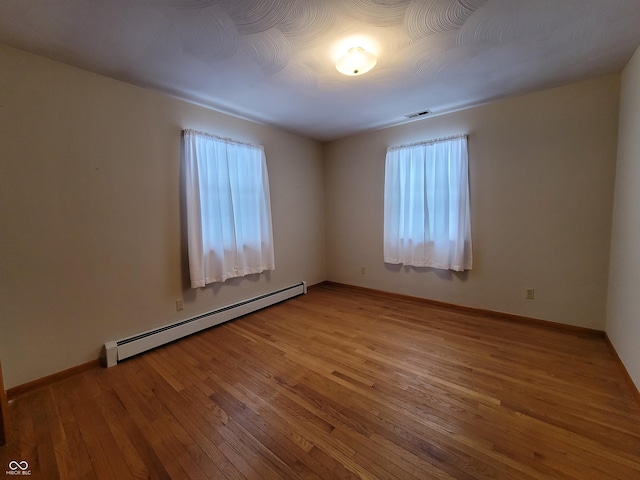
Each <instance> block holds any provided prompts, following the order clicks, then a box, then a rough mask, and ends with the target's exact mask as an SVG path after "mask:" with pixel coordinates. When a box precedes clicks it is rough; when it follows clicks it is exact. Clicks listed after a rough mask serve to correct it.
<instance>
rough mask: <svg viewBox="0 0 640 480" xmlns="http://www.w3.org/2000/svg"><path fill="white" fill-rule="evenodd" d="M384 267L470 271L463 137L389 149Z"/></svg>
mask: <svg viewBox="0 0 640 480" xmlns="http://www.w3.org/2000/svg"><path fill="white" fill-rule="evenodd" d="M384 261H385V262H386V263H394V264H405V265H413V266H417V267H433V268H440V269H448V270H456V271H462V270H471V267H472V256H471V220H470V214H469V178H468V155H467V137H466V135H462V136H456V137H450V138H446V139H439V140H433V141H428V142H421V143H417V144H412V145H403V146H399V147H391V148H389V149H387V158H386V164H385V186H384Z"/></svg>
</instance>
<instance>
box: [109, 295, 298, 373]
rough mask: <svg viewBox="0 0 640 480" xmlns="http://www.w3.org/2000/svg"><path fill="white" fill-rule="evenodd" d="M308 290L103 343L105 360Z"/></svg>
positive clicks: (230, 307) (244, 303)
mask: <svg viewBox="0 0 640 480" xmlns="http://www.w3.org/2000/svg"><path fill="white" fill-rule="evenodd" d="M305 293H307V283H306V282H300V283H298V284H295V285H291V286H289V287H285V288H281V289H279V290H276V291H273V292H269V293H265V294H263V295H259V296H257V297H253V298H249V299H247V300H243V301H240V302H237V303H234V304H232V305H227V306H226V307H222V308H218V309H216V310H213V311H211V312H208V313H203V314H202V315H198V316H197V317H193V318H189V319H187V320H182V321H180V322H176V323H172V324H170V325H166V326H164V327H160V328H156V329H154V330H149V331H147V332H143V333H139V334H138V335H133V336H131V337H127V338H123V339H122V340H118V341H116V342H107V343H105V344H104V351H103V363H104V364H105V365H106V366H107V367H112V366H114V365H115V364H117V363H118V362H119V361H120V360H124V359H125V358H129V357H132V356H134V355H138V354H139V353H142V352H146V351H147V350H151V349H152V348H156V347H159V346H161V345H164V344H166V343H169V342H173V341H174V340H178V339H180V338H182V337H186V336H187V335H191V334H193V333H196V332H199V331H201V330H205V329H207V328H210V327H213V326H215V325H219V324H221V323H224V322H227V321H229V320H233V319H234V318H238V317H241V316H243V315H246V314H248V313H251V312H255V311H256V310H260V309H262V308H265V307H269V306H271V305H274V304H276V303H280V302H282V301H284V300H288V299H289V298H293V297H297V296H298V295H302V294H305Z"/></svg>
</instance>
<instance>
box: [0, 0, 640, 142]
mask: <svg viewBox="0 0 640 480" xmlns="http://www.w3.org/2000/svg"><path fill="white" fill-rule="evenodd" d="M0 43H4V44H7V45H11V46H14V47H17V48H21V49H23V50H27V51H30V52H34V53H37V54H40V55H43V56H45V57H49V58H53V59H56V60H59V61H62V62H65V63H68V64H71V65H76V66H78V67H80V68H84V69H87V70H91V71H94V72H98V73H101V74H104V75H107V76H110V77H113V78H117V79H120V80H124V81H126V82H130V83H133V84H137V85H142V86H146V87H152V88H155V89H158V90H161V91H164V92H167V93H170V94H172V95H176V96H178V97H181V98H185V99H188V100H191V101H195V102H198V103H201V104H203V105H206V106H210V107H212V108H214V109H216V110H220V111H223V112H227V113H231V114H234V115H239V116H241V117H244V118H249V119H252V120H256V121H260V122H264V123H269V124H272V125H277V126H280V127H282V128H285V129H287V130H290V131H294V132H297V133H300V134H303V135H305V136H308V137H312V138H316V139H319V140H328V139H334V138H338V137H342V136H346V135H350V134H353V133H356V132H359V131H363V130H368V129H372V128H378V127H384V126H389V125H395V124H398V123H402V122H404V121H407V120H406V119H405V118H404V115H406V114H410V113H414V112H418V111H422V110H426V109H428V110H430V111H432V112H433V114H438V113H443V112H447V111H452V110H456V109H459V108H464V107H467V106H471V105H476V104H479V103H483V102H486V101H489V100H493V99H497V98H502V97H506V96H511V95H516V94H521V93H525V92H529V91H533V90H538V89H542V88H547V87H551V86H555V85H560V84H564V83H567V82H571V81H575V80H579V79H582V78H586V77H590V76H596V75H601V74H606V73H612V72H617V71H620V70H621V69H622V67H623V66H624V65H625V63H626V62H627V61H628V60H629V58H630V57H631V55H632V53H633V52H634V50H635V49H636V48H637V46H638V45H639V44H640V1H638V0H606V1H605V0H422V1H421V0H370V1H366V0H2V1H0ZM353 45H360V46H364V47H366V48H368V49H369V50H370V51H372V52H373V53H375V54H376V55H377V56H378V64H377V66H376V67H375V68H374V69H373V70H372V71H371V72H369V73H367V74H365V75H362V76H358V77H346V76H343V75H341V74H339V73H338V72H337V71H336V69H335V61H336V59H337V58H338V57H339V56H340V55H341V54H342V53H344V51H346V50H347V48H348V47H350V46H353Z"/></svg>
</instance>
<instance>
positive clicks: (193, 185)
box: [183, 130, 275, 288]
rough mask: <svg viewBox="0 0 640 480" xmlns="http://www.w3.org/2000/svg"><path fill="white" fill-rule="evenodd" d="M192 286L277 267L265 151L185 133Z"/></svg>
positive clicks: (221, 139) (184, 159)
mask: <svg viewBox="0 0 640 480" xmlns="http://www.w3.org/2000/svg"><path fill="white" fill-rule="evenodd" d="M183 137H184V152H183V161H184V169H183V170H184V181H185V195H186V210H187V235H188V249H189V272H190V276H191V286H192V288H197V287H203V286H204V285H205V284H208V283H212V282H223V281H225V280H226V279H228V278H232V277H241V276H244V275H249V274H252V273H260V272H263V271H265V270H273V269H275V262H274V254H273V234H272V230H271V203H270V199H269V179H268V175H267V164H266V159H265V155H264V150H263V148H262V147H261V146H255V145H247V144H243V143H240V142H235V141H233V140H229V139H224V138H220V137H216V136H214V135H209V134H205V133H202V132H197V131H194V130H185V131H184V132H183Z"/></svg>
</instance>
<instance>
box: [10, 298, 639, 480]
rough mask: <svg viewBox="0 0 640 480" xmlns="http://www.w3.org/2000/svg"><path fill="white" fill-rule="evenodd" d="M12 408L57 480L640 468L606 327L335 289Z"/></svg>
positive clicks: (26, 455)
mask: <svg viewBox="0 0 640 480" xmlns="http://www.w3.org/2000/svg"><path fill="white" fill-rule="evenodd" d="M9 413H10V416H11V422H10V425H11V427H10V431H9V438H8V444H7V445H6V446H5V447H2V448H0V456H1V458H2V461H3V463H4V465H5V469H6V470H8V467H7V465H9V462H12V461H13V462H28V464H29V469H30V470H31V473H32V476H31V478H44V479H47V480H49V479H56V478H64V479H67V478H68V479H93V478H97V479H125V478H136V479H142V478H153V479H168V478H172V479H206V478H214V479H223V478H230V479H242V478H247V479H275V478H305V479H311V478H324V479H350V478H381V479H441V480H446V479H525V480H526V479H561V480H562V479H565V480H569V479H579V480H584V479H594V480H596V479H597V480H606V479H625V480H631V479H637V478H640V408H639V406H638V404H637V403H636V402H635V399H634V397H633V394H632V391H631V390H630V389H629V386H628V385H627V383H626V381H625V377H624V373H623V371H622V369H621V367H620V365H619V364H618V363H617V362H616V360H615V358H614V357H613V355H612V353H611V352H610V351H609V350H608V348H607V345H606V343H605V340H604V339H603V338H600V337H597V336H594V335H588V334H584V335H581V334H578V333H568V332H562V331H557V330H553V329H547V328H544V327H541V326H539V325H526V324H520V323H516V322H509V321H505V320H500V319H495V318H491V317H486V316H483V315H474V314H470V313H462V312H457V311H452V310H447V309H443V308H435V307H429V306H426V305H424V304H421V303H419V302H411V301H409V300H406V299H389V298H382V297H376V296H373V295H370V294H367V293H365V292H359V291H353V290H350V289H346V288H343V287H339V286H335V285H325V286H320V287H316V288H314V289H312V290H311V291H310V293H309V294H308V295H305V296H301V297H297V298H295V299H292V300H289V301H287V302H285V303H282V304H279V305H277V306H274V307H271V308H268V309H265V310H262V311H260V312H257V313H255V314H251V315H249V316H246V317H244V318H241V319H238V320H234V321H232V322H229V323H227V324H224V325H221V326H219V327H216V328H213V329H210V330H208V331H206V332H202V333H200V334H197V335H194V336H191V337H189V338H187V339H183V340H181V341H178V342H175V343H173V344H171V345H168V346H166V347H163V348H159V349H156V350H154V351H152V352H149V353H146V354H143V355H140V356H138V357H136V358H133V359H130V360H128V361H125V362H122V363H120V364H119V365H118V366H116V367H114V368H111V369H93V370H90V371H86V372H83V373H81V374H78V375H75V376H73V377H71V378H69V379H66V380H64V381H60V382H56V383H54V384H52V385H49V386H47V387H45V388H40V389H38V390H36V391H33V392H30V393H28V394H24V395H21V396H19V397H18V398H16V399H14V400H12V401H11V403H10V406H9ZM13 465H14V466H15V464H13ZM23 465H24V464H23ZM0 473H1V472H0Z"/></svg>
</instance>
